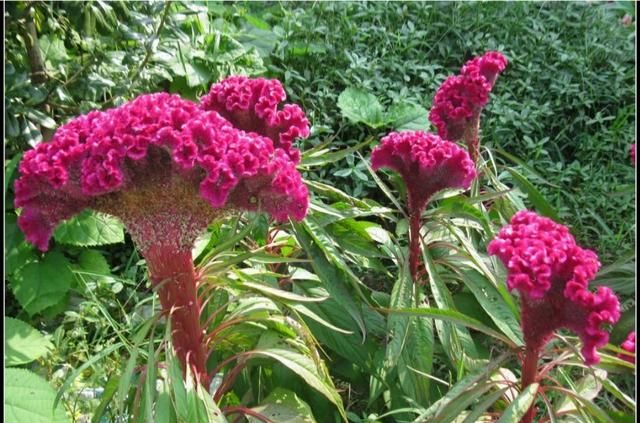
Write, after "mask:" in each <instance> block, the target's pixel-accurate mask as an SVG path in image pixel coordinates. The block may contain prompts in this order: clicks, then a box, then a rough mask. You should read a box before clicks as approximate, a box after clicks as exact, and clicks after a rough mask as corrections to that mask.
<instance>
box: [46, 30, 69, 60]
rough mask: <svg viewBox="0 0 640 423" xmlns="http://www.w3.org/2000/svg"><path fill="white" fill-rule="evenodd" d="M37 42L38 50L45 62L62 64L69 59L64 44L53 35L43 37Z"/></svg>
mask: <svg viewBox="0 0 640 423" xmlns="http://www.w3.org/2000/svg"><path fill="white" fill-rule="evenodd" d="M39 41H40V42H39V44H40V50H41V51H42V56H43V59H44V60H45V61H51V62H63V61H65V60H68V59H69V55H68V54H67V49H66V48H65V46H64V42H62V40H61V39H59V38H58V37H56V36H55V35H51V36H50V35H43V36H42V37H40V40H39Z"/></svg>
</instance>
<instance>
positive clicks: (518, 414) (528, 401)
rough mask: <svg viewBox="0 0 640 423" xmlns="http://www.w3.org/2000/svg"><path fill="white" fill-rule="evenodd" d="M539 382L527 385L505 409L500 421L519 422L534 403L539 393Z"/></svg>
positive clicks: (504, 422)
mask: <svg viewBox="0 0 640 423" xmlns="http://www.w3.org/2000/svg"><path fill="white" fill-rule="evenodd" d="M538 386H539V384H537V383H532V384H531V385H529V386H527V387H526V388H525V389H524V390H523V391H522V392H521V393H520V395H518V397H517V398H516V399H515V400H513V402H512V403H511V404H509V406H508V407H507V408H506V409H505V410H504V412H503V413H502V417H500V420H498V423H518V422H519V421H520V419H521V418H522V417H523V416H524V415H525V413H526V412H527V410H528V409H529V407H531V405H533V402H534V401H535V399H536V394H537V393H538Z"/></svg>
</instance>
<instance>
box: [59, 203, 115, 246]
mask: <svg viewBox="0 0 640 423" xmlns="http://www.w3.org/2000/svg"><path fill="white" fill-rule="evenodd" d="M53 237H54V239H55V240H56V241H58V242H59V243H61V244H69V245H78V246H83V247H88V246H97V245H106V244H116V243H119V242H124V226H122V223H120V221H119V220H118V219H116V218H113V217H111V216H107V215H105V214H102V213H96V212H93V211H91V210H87V211H84V212H83V213H80V214H79V215H77V216H74V217H73V218H71V219H69V220H67V221H65V222H62V223H61V224H60V225H59V226H58V227H57V229H56V231H55V233H54V235H53Z"/></svg>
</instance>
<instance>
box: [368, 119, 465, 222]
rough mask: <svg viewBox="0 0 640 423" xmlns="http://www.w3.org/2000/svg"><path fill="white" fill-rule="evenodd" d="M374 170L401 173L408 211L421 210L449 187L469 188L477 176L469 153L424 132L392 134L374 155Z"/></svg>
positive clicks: (372, 157)
mask: <svg viewBox="0 0 640 423" xmlns="http://www.w3.org/2000/svg"><path fill="white" fill-rule="evenodd" d="M371 166H372V167H373V169H374V170H378V169H380V168H381V167H387V168H390V169H393V170H395V171H396V172H398V173H400V175H401V176H402V178H403V179H404V181H405V184H406V186H407V191H408V193H409V208H410V209H411V210H418V211H420V210H421V209H423V208H424V207H425V206H426V204H427V202H428V201H429V198H431V196H433V194H435V193H436V192H438V191H441V190H443V189H446V188H462V189H467V188H469V185H470V184H471V181H472V180H473V178H475V176H476V171H475V166H474V164H473V162H472V161H471V160H470V159H469V155H468V153H467V152H466V151H465V150H464V149H462V148H460V147H458V146H457V145H456V144H454V143H452V142H449V141H444V140H442V139H441V138H440V137H439V136H437V135H435V134H430V133H428V132H422V131H402V132H392V133H390V134H389V135H387V136H386V137H384V138H382V142H381V143H380V145H378V146H377V147H376V148H375V149H374V150H373V152H372V153H371Z"/></svg>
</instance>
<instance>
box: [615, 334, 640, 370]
mask: <svg viewBox="0 0 640 423" xmlns="http://www.w3.org/2000/svg"><path fill="white" fill-rule="evenodd" d="M620 348H622V349H623V350H625V351H627V352H629V353H631V354H633V356H630V355H628V354H620V355H618V357H619V358H621V359H623V360H625V361H627V362H629V363H631V364H634V363H635V354H636V331H635V330H634V331H631V332H629V335H627V339H625V340H624V342H623V343H622V345H620Z"/></svg>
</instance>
